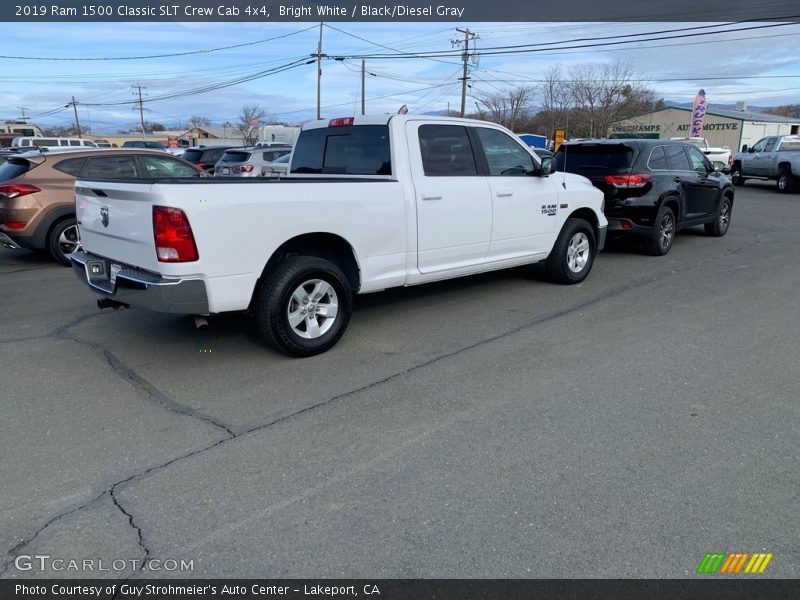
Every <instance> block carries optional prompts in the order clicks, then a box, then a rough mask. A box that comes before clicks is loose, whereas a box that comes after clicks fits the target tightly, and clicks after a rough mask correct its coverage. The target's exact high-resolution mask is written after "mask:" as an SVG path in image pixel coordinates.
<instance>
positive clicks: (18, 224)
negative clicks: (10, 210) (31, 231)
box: [4, 221, 28, 229]
mask: <svg viewBox="0 0 800 600" xmlns="http://www.w3.org/2000/svg"><path fill="white" fill-rule="evenodd" d="M27 224H28V222H27V221H6V222H5V223H4V225H5V226H6V227H8V228H9V229H25V225H27Z"/></svg>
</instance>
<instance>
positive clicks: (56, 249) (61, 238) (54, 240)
mask: <svg viewBox="0 0 800 600" xmlns="http://www.w3.org/2000/svg"><path fill="white" fill-rule="evenodd" d="M80 241H81V238H80V235H79V234H78V224H77V222H76V221H75V218H74V217H70V218H68V219H64V220H63V221H59V222H58V223H56V224H55V226H54V227H53V228H52V229H51V230H50V235H49V236H48V238H47V250H48V251H49V252H50V256H52V257H53V258H55V259H56V260H57V261H58V262H60V263H61V264H62V265H65V266H67V267H69V266H72V263H71V262H70V260H69V256H70V254H72V253H73V252H75V249H76V248H77V247H78V244H79V243H80Z"/></svg>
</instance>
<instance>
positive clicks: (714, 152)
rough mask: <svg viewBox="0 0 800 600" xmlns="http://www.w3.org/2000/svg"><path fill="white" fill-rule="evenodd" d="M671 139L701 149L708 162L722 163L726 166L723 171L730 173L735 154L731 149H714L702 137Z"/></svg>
mask: <svg viewBox="0 0 800 600" xmlns="http://www.w3.org/2000/svg"><path fill="white" fill-rule="evenodd" d="M670 139H671V140H677V141H680V142H684V143H686V144H691V145H692V146H695V147H696V148H699V149H700V151H701V152H702V153H703V154H705V155H706V157H707V158H708V160H710V161H711V164H714V163H716V162H721V163H723V164H724V165H725V167H724V168H723V169H722V171H723V172H725V173H729V172H730V169H731V165H732V164H733V153H732V152H731V149H730V148H724V147H723V148H712V147H711V146H709V145H708V141H707V140H706V138H701V137H676V138H670Z"/></svg>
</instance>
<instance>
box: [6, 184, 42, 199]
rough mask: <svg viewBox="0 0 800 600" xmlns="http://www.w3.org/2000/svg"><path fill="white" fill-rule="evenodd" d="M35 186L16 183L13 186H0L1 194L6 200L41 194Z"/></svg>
mask: <svg viewBox="0 0 800 600" xmlns="http://www.w3.org/2000/svg"><path fill="white" fill-rule="evenodd" d="M41 191H42V190H40V189H39V188H38V187H36V186H35V185H28V184H27V183H16V184H12V185H0V194H2V195H4V196H5V197H6V198H9V199H11V198H19V197H20V196H27V195H28V194H35V193H36V192H41Z"/></svg>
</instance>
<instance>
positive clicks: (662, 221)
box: [649, 206, 675, 256]
mask: <svg viewBox="0 0 800 600" xmlns="http://www.w3.org/2000/svg"><path fill="white" fill-rule="evenodd" d="M673 241H675V213H673V212H672V209H671V208H669V207H667V206H662V207H661V209H660V210H659V211H658V216H657V217H656V225H655V229H653V237H652V238H651V239H650V244H649V249H650V253H651V254H653V255H654V256H664V255H665V254H666V253H667V252H669V251H670V249H671V248H672V242H673Z"/></svg>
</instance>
